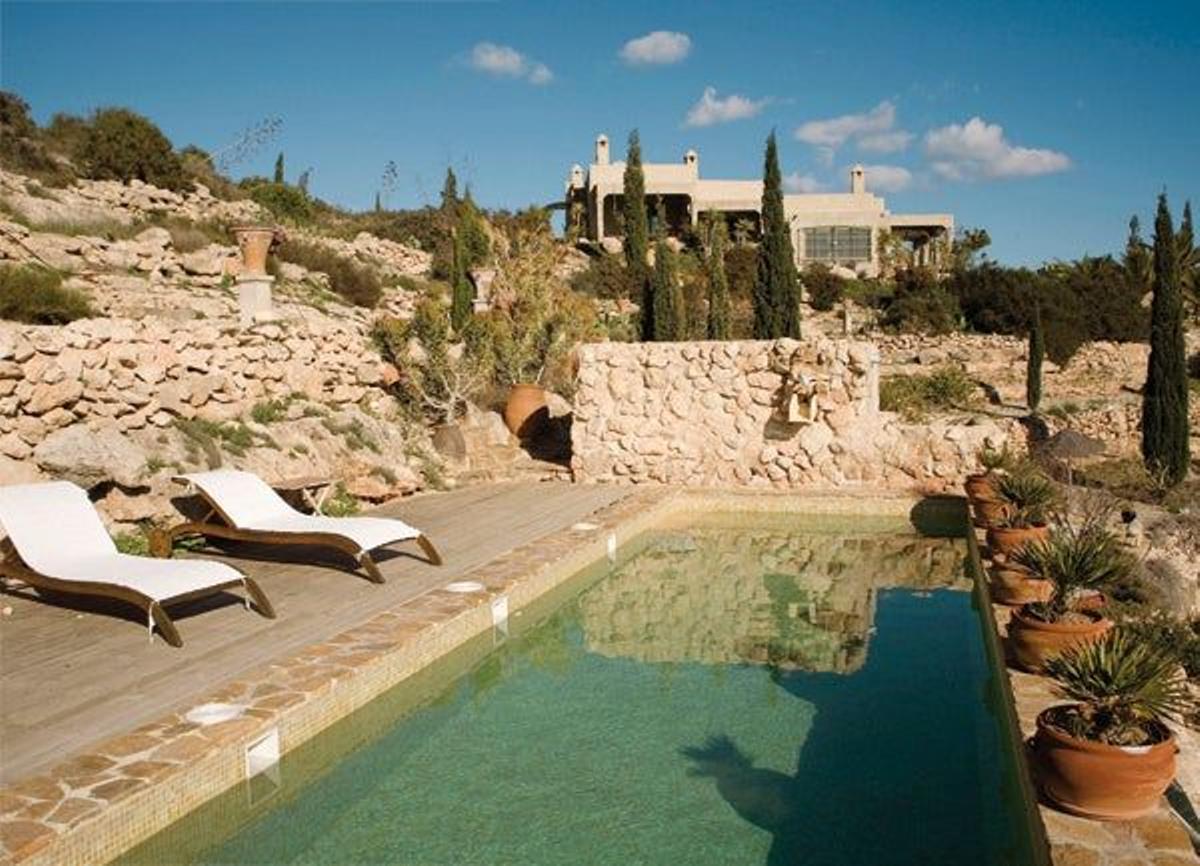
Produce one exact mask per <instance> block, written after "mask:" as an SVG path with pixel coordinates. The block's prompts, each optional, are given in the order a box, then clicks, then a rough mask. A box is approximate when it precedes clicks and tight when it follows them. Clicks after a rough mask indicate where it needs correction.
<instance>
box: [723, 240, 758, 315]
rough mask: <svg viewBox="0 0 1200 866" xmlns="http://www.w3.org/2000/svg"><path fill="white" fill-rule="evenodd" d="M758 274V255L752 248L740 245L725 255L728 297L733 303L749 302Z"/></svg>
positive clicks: (730, 249)
mask: <svg viewBox="0 0 1200 866" xmlns="http://www.w3.org/2000/svg"><path fill="white" fill-rule="evenodd" d="M757 274H758V253H757V252H756V251H755V249H754V247H752V246H747V245H741V246H733V247H730V248H729V251H728V252H726V253H725V275H726V276H727V277H728V278H729V297H731V298H732V299H734V300H735V301H743V300H749V299H750V296H751V295H752V294H753V293H754V280H755V279H756V276H757Z"/></svg>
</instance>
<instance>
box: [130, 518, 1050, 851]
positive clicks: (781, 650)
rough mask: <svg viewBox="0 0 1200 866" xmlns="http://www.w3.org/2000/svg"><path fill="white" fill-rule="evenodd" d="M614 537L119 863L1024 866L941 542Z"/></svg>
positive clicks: (851, 529) (1005, 755) (962, 606)
mask: <svg viewBox="0 0 1200 866" xmlns="http://www.w3.org/2000/svg"><path fill="white" fill-rule="evenodd" d="M636 546H637V548H638V552H636V553H635V554H633V555H632V557H631V558H629V559H628V560H627V561H625V562H622V563H620V564H619V565H618V566H616V567H612V568H597V569H593V570H592V571H591V572H590V573H589V574H585V575H582V576H581V577H580V578H579V580H578V581H576V582H573V584H572V586H571V588H570V589H569V590H567V591H565V592H562V593H559V594H558V596H557V597H556V598H555V599H551V600H547V602H546V603H545V605H544V606H543V609H542V610H532V609H531V610H530V611H529V612H528V613H527V614H525V615H524V616H521V617H517V618H515V619H514V621H513V625H512V631H511V633H510V635H509V637H508V638H507V640H505V641H503V642H502V643H501V644H500V645H499V646H496V647H494V648H493V647H492V646H490V645H491V644H492V643H494V642H495V641H497V640H499V637H498V636H487V637H486V639H483V640H478V641H475V642H473V644H472V645H471V646H469V647H465V648H463V650H461V651H459V652H457V653H455V654H454V656H453V657H451V658H448V659H446V660H445V661H443V662H440V663H439V664H437V665H434V666H433V668H431V669H430V670H429V671H426V672H424V673H423V674H422V675H421V676H420V677H418V678H416V679H415V680H414V681H412V682H410V683H406V684H402V685H401V686H400V687H398V688H397V689H396V690H394V693H393V694H389V695H386V696H384V697H383V698H381V699H380V700H379V701H377V702H375V703H374V704H372V705H371V706H369V707H367V708H365V709H364V710H363V711H362V712H360V713H358V714H355V716H352V717H351V718H350V719H347V720H346V721H345V722H343V723H339V725H337V726H335V727H334V728H333V729H331V731H330V732H328V733H327V734H323V735H322V736H320V737H318V738H317V740H314V741H313V742H312V743H310V744H309V745H306V746H305V747H302V748H301V749H299V750H297V752H296V753H294V754H293V755H292V756H289V757H288V758H286V759H285V760H284V762H283V765H282V767H281V782H282V785H281V787H280V788H279V790H278V791H275V792H274V793H273V794H272V795H269V796H266V797H265V798H264V797H262V796H261V794H260V797H259V798H258V799H257V800H256V801H255V802H253V803H252V802H250V799H251V798H250V797H248V796H247V790H244V789H237V790H235V791H231V792H230V793H229V794H228V795H226V796H225V797H223V798H219V799H218V800H217V801H214V802H213V803H212V804H210V805H208V806H206V807H204V808H203V809H201V810H200V811H198V812H197V813H194V814H193V816H191V817H189V818H188V819H185V820H184V821H182V822H180V823H179V824H178V825H176V826H174V827H172V828H170V829H169V830H167V831H165V832H164V833H162V834H159V836H157V837H155V838H154V839H151V840H150V841H149V842H148V843H146V844H145V845H144V846H142V847H141V848H140V849H137V850H135V851H134V852H132V853H131V854H130V855H128V856H127V857H126V858H124V859H123V861H122V862H124V863H127V864H132V863H139V864H140V863H165V862H179V863H182V862H186V863H194V864H420V866H425V864H429V866H433V864H500V863H506V864H507V863H513V864H516V863H522V864H560V863H562V864H584V863H595V864H607V863H613V864H709V863H711V864H791V863H804V864H858V863H862V864H868V863H871V864H908V863H912V864H935V863H937V864H940V863H955V864H957V863H963V864H966V863H972V864H1019V863H1026V862H1033V858H1034V855H1033V851H1034V847H1033V842H1032V839H1031V834H1030V831H1029V829H1028V824H1027V813H1026V811H1025V806H1024V805H1023V800H1022V797H1021V792H1020V786H1019V783H1018V777H1017V774H1016V770H1015V766H1016V765H1015V761H1014V758H1013V755H1012V750H1011V743H1010V740H1009V737H1008V734H1007V733H1006V731H1005V729H1004V724H1005V723H1004V721H1003V717H1002V716H1001V715H1000V714H999V713H997V712H996V711H994V710H993V703H994V701H993V699H992V698H991V695H992V690H993V689H994V687H995V681H994V680H993V679H992V678H991V668H990V665H989V661H988V658H987V654H986V652H985V645H984V642H983V640H982V631H981V626H980V618H979V613H978V612H977V611H976V610H975V609H974V607H973V594H972V593H971V592H970V591H969V587H970V583H969V581H967V580H966V579H965V578H964V576H963V575H964V571H963V560H964V557H965V552H966V547H965V543H964V542H962V541H961V540H957V539H947V538H921V537H918V536H916V535H915V534H914V533H912V532H911V530H908V529H907V528H906V527H905V526H904V525H898V524H895V523H893V522H889V521H875V522H874V523H873V522H871V521H863V520H860V519H855V520H853V521H848V520H846V519H840V520H837V521H828V520H824V521H822V520H808V521H805V520H799V519H796V518H790V519H788V520H786V521H784V520H780V519H772V518H755V519H754V520H750V521H747V520H746V519H745V518H739V519H736V520H734V519H730V518H712V519H705V520H704V521H702V522H700V523H697V522H695V521H693V522H692V523H691V524H690V525H687V526H680V527H676V528H672V529H667V530H663V531H661V532H657V533H653V534H651V535H649V536H647V537H644V538H643V539H640V540H639V542H638V543H637V545H636Z"/></svg>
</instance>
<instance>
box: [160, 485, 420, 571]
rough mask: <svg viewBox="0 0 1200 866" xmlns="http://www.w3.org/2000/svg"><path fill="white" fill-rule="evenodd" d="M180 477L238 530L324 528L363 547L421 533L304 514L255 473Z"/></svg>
mask: <svg viewBox="0 0 1200 866" xmlns="http://www.w3.org/2000/svg"><path fill="white" fill-rule="evenodd" d="M178 477H179V478H181V479H183V480H185V481H187V482H189V483H191V484H194V485H195V486H196V487H198V488H200V490H202V491H203V492H204V495H205V496H207V497H208V498H209V500H210V501H211V502H212V503H213V504H214V505H216V506H217V507H218V508H219V509H220V510H221V512H222V513H223V514H224V515H225V516H226V517H228V518H229V519H230V521H232V522H233V525H234V526H235V527H236V528H238V529H248V530H254V531H259V532H294V533H301V532H323V533H327V534H329V535H340V536H342V537H343V538H348V539H350V540H351V541H353V542H354V543H355V544H357V545H358V546H359V548H360V549H362V550H364V551H367V550H374V549H375V548H376V547H382V546H383V545H385V544H392V543H394V542H397V541H409V540H411V539H414V538H417V537H418V536H419V535H420V534H421V532H420V530H418V529H414V528H413V527H411V526H409V525H408V524H407V523H405V522H404V521H403V520H396V519H394V518H390V517H322V516H320V515H313V514H301V513H300V512H299V511H297V510H296V509H294V508H292V507H291V506H290V505H288V504H287V503H286V502H284V501H283V498H282V497H281V496H280V495H279V494H278V493H276V492H275V491H274V490H272V489H271V487H270V485H268V484H267V483H266V482H265V481H263V480H262V479H261V478H259V477H258V476H257V475H255V474H253V473H251V472H239V471H238V470H235V469H217V470H215V471H213V472H193V473H191V474H188V475H180V476H178Z"/></svg>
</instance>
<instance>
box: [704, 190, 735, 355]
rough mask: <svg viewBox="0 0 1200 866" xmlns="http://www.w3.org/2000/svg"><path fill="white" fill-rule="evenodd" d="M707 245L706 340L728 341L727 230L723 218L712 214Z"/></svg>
mask: <svg viewBox="0 0 1200 866" xmlns="http://www.w3.org/2000/svg"><path fill="white" fill-rule="evenodd" d="M710 225H712V239H711V240H710V241H709V245H708V339H710V340H728V339H729V318H730V314H729V277H728V275H727V274H726V273H725V244H726V241H727V240H728V238H729V229H728V228H727V227H726V225H725V217H724V216H722V215H721V214H713V215H712V219H711V220H710Z"/></svg>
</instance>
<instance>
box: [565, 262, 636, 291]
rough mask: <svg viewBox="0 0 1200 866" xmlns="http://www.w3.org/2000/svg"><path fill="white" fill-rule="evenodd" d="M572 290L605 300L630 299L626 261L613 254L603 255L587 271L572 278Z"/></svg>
mask: <svg viewBox="0 0 1200 866" xmlns="http://www.w3.org/2000/svg"><path fill="white" fill-rule="evenodd" d="M571 288H572V289H573V290H575V291H576V292H579V293H580V294H583V295H588V296H590V297H593V298H603V299H605V300H616V299H618V298H628V297H630V288H631V286H630V280H629V271H627V270H626V268H625V260H624V259H623V258H622V257H621V256H617V255H613V254H612V253H601V254H600V255H599V256H597V257H596V258H594V259H592V260H591V261H589V262H588V266H587V269H586V270H583V271H580V272H579V273H577V274H575V276H574V277H572V278H571Z"/></svg>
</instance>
